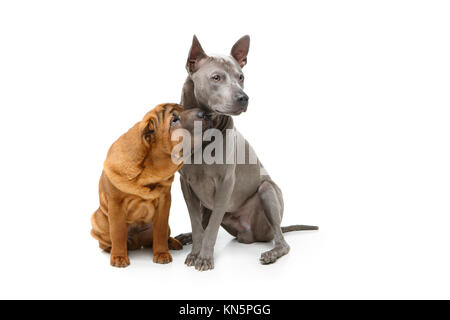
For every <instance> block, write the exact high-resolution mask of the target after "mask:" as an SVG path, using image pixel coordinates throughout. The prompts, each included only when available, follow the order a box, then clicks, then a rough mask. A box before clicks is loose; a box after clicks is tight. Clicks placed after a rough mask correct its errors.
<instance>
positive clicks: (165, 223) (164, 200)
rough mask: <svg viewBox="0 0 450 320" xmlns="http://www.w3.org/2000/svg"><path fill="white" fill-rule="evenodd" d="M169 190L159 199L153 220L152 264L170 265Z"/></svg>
mask: <svg viewBox="0 0 450 320" xmlns="http://www.w3.org/2000/svg"><path fill="white" fill-rule="evenodd" d="M171 201H172V199H171V195H170V189H169V190H168V192H166V193H164V194H162V195H161V196H160V198H159V204H158V209H157V212H156V214H155V217H154V219H153V262H155V263H162V264H165V263H170V262H172V256H171V254H170V253H169V245H168V241H167V239H169V213H170V205H171Z"/></svg>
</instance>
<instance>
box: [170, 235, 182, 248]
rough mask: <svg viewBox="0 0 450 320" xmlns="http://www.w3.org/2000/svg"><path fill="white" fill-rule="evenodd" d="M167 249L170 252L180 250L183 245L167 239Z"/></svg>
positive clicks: (175, 240)
mask: <svg viewBox="0 0 450 320" xmlns="http://www.w3.org/2000/svg"><path fill="white" fill-rule="evenodd" d="M169 249H170V250H182V249H183V244H182V243H181V242H180V241H178V240H177V239H174V238H169Z"/></svg>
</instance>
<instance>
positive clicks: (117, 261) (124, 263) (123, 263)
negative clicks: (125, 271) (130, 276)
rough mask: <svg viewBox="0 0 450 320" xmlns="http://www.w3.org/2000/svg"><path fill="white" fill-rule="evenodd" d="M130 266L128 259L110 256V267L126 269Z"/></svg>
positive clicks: (126, 257)
mask: <svg viewBox="0 0 450 320" xmlns="http://www.w3.org/2000/svg"><path fill="white" fill-rule="evenodd" d="M129 265H130V258H128V256H115V255H111V266H113V267H116V268H126V267H128V266H129Z"/></svg>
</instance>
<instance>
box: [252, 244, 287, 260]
mask: <svg viewBox="0 0 450 320" xmlns="http://www.w3.org/2000/svg"><path fill="white" fill-rule="evenodd" d="M288 252H289V246H287V247H276V248H273V249H272V250H270V251H267V252H264V253H263V254H262V255H261V258H260V259H259V261H260V262H261V263H262V264H272V263H274V262H276V261H277V260H278V259H279V258H281V257H282V256H284V255H286V254H288Z"/></svg>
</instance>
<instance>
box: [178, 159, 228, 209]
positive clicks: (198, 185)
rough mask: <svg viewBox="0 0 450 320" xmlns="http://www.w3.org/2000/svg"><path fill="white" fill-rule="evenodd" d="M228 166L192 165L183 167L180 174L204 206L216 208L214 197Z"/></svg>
mask: <svg viewBox="0 0 450 320" xmlns="http://www.w3.org/2000/svg"><path fill="white" fill-rule="evenodd" d="M225 167H226V165H223V164H222V165H215V164H212V165H207V166H205V165H191V164H187V165H184V166H183V167H182V169H181V170H180V174H181V175H182V177H183V179H184V180H185V181H186V182H187V183H188V184H189V186H190V187H191V189H192V191H194V193H195V195H196V196H197V197H198V199H199V200H200V202H201V203H202V205H203V206H205V207H206V208H208V209H213V208H214V197H215V193H216V189H217V184H218V181H220V180H221V179H223V176H225V174H226V168H225Z"/></svg>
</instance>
